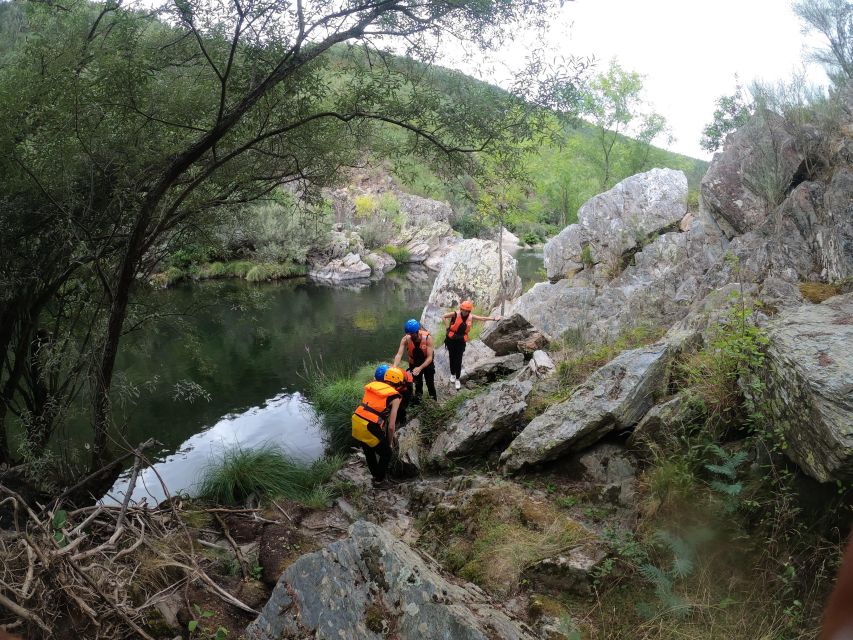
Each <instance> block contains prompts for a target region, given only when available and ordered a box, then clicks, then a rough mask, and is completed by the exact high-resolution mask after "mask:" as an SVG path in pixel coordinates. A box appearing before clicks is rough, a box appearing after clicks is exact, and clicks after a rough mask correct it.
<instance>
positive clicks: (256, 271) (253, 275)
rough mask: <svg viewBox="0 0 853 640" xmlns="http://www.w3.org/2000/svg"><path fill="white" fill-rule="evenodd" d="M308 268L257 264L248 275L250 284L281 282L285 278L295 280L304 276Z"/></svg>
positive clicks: (290, 264) (293, 265)
mask: <svg viewBox="0 0 853 640" xmlns="http://www.w3.org/2000/svg"><path fill="white" fill-rule="evenodd" d="M307 272H308V267H306V266H305V265H300V264H292V263H285V264H268V263H263V264H257V265H255V266H254V267H252V268H251V269H250V270H249V271H248V273H246V280H248V281H249V282H267V281H269V280H281V279H284V278H295V277H297V276H304V275H305V274H306V273H307Z"/></svg>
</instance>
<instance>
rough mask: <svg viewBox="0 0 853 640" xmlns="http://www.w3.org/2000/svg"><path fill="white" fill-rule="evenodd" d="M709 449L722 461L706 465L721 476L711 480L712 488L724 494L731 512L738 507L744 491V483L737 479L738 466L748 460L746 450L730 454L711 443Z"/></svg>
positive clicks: (727, 507)
mask: <svg viewBox="0 0 853 640" xmlns="http://www.w3.org/2000/svg"><path fill="white" fill-rule="evenodd" d="M709 450H710V452H711V453H713V454H714V455H716V456H717V458H719V462H720V464H706V465H705V469H706V470H707V471H710V472H711V473H713V474H715V475H717V476H719V479H716V480H712V481H711V483H710V484H711V488H713V489H714V490H715V491H717V492H718V493H719V494H720V495H722V497H723V500H724V504H725V510H726V511H727V512H728V513H731V512H733V511H735V510H736V509H737V507H738V499H739V497H740V495H741V493H742V492H743V483H741V482H739V481H738V480H737V468H738V467H739V466H740V465H742V464H743V463H744V462H745V461H746V458H747V454H746V452H745V451H737V452H735V453H732V454H729V452H728V451H726V450H725V449H723V448H722V447H721V446H719V445H711V446H710V447H709Z"/></svg>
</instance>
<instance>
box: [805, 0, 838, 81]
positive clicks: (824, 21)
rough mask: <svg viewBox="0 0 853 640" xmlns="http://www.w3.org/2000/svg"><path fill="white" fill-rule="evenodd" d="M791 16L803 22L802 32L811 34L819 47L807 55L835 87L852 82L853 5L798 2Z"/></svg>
mask: <svg viewBox="0 0 853 640" xmlns="http://www.w3.org/2000/svg"><path fill="white" fill-rule="evenodd" d="M793 9H794V13H796V14H797V16H799V18H800V20H802V22H803V31H804V32H806V33H808V32H815V33H817V35H818V36H819V37H820V39H821V40H822V41H823V43H822V44H823V46H822V47H815V48H813V49H812V50H811V52H810V57H811V59H812V60H813V61H815V62H817V63H819V64H821V65H823V67H824V69H826V73H827V75H828V76H829V77H830V78H831V79H832V81H833V82H834V83H835V84H836V86H837V87H839V88H840V89H843V88H844V86H845V84H846V83H847V82H848V81H849V80H850V79H851V78H853V4H851V3H850V2H849V0H798V2H795V3H794V4H793Z"/></svg>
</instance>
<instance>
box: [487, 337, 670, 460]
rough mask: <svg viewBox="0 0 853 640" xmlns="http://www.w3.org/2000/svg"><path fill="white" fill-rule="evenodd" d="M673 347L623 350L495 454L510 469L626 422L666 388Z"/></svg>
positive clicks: (596, 437)
mask: <svg viewBox="0 0 853 640" xmlns="http://www.w3.org/2000/svg"><path fill="white" fill-rule="evenodd" d="M674 352H675V349H674V348H673V347H671V346H670V344H669V343H668V342H666V341H661V342H658V343H656V344H653V345H651V346H648V347H642V348H640V349H634V350H631V351H625V352H623V353H621V354H620V355H619V356H617V357H616V358H614V359H613V360H611V361H610V362H608V363H607V364H606V365H604V366H603V367H601V368H600V369H598V370H597V371H595V372H594V373H593V374H592V375H591V376H590V377H589V378H588V379H587V380H586V382H584V383H583V384H581V385H580V386H579V387H578V388H577V389H576V390H575V391H574V393H572V396H571V397H570V398H569V399H568V400H566V401H564V402H561V403H559V404H556V405H554V406H552V407H549V408H548V409H547V410H546V411H545V413H543V414H542V415H540V416H538V417H536V418H534V419H533V420H532V421H531V422H530V424H528V425H527V426H526V427H525V428H524V430H523V431H522V432H521V433H520V434H519V435H518V436H517V437H516V438H515V440H513V441H512V443H511V444H510V446H509V447H508V448H507V449H506V450H505V451H504V452H503V454H502V455H501V462H502V464H503V465H504V467H505V468H506V469H507V470H508V471H511V472H515V471H519V470H520V469H522V468H523V467H526V466H530V465H536V464H541V463H543V462H547V461H550V460H555V459H557V458H559V457H561V456H563V455H565V454H566V453H569V452H571V451H578V450H581V449H584V448H585V447H588V446H589V445H591V444H592V443H594V442H596V441H598V440H600V439H601V438H603V437H604V436H605V435H607V434H608V433H610V432H612V431H615V430H618V429H627V428H628V427H632V426H634V425H635V424H637V422H639V421H640V419H642V417H643V416H644V415H645V414H646V412H647V411H648V410H649V409H650V408H651V407H652V406H654V404H655V400H656V398H658V397H660V396H661V395H662V394H663V393H664V391H665V388H666V385H667V382H668V379H669V365H670V361H671V359H672V355H673V353H674Z"/></svg>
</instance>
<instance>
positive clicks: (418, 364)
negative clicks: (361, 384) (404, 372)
mask: <svg viewBox="0 0 853 640" xmlns="http://www.w3.org/2000/svg"><path fill="white" fill-rule="evenodd" d="M403 328H404V329H405V331H406V334H405V335H404V336H403V338H402V340H400V348H399V349H397V355H395V356H394V366H395V367H397V366H399V365H400V360H401V359H402V357H403V352H404V351H405V352H406V356H407V358H408V361H409V371H411V372H412V376H413V377H414V378H415V398H414V401H415V402H417V399H418V398H420V396H422V395H423V393H424V380H426V386H427V392H428V393H429V395H430V397H432V399H433V400H435V399H436V398H437V395H436V393H435V364H434V363H433V361H432V355H433V350H432V336H431V335H430V334H429V331H427V330H426V329H423V328H421V323H420V322H418V321H417V320H415V319H414V318H413V319H411V320H407V321H406V324H405V325H404V326H403Z"/></svg>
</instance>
